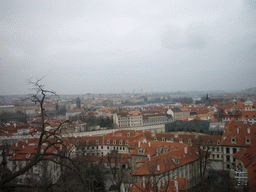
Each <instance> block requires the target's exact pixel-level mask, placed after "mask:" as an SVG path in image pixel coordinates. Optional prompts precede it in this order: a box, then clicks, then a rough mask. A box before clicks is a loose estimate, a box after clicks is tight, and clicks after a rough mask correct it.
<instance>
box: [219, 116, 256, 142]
mask: <svg viewBox="0 0 256 192" xmlns="http://www.w3.org/2000/svg"><path fill="white" fill-rule="evenodd" d="M255 138H256V124H252V125H250V124H249V123H244V122H241V121H237V120H235V119H234V118H233V119H231V121H229V122H226V125H225V129H224V133H223V137H222V142H221V145H226V146H241V147H249V146H251V145H256V139H255ZM232 139H234V140H235V141H232ZM247 139H249V141H250V142H248V143H246V140H247Z"/></svg>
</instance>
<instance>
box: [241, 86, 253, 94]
mask: <svg viewBox="0 0 256 192" xmlns="http://www.w3.org/2000/svg"><path fill="white" fill-rule="evenodd" d="M239 92H241V93H255V94H256V87H251V88H248V89H243V90H241V91H239Z"/></svg>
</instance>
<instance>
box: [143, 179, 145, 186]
mask: <svg viewBox="0 0 256 192" xmlns="http://www.w3.org/2000/svg"><path fill="white" fill-rule="evenodd" d="M143 188H145V177H143Z"/></svg>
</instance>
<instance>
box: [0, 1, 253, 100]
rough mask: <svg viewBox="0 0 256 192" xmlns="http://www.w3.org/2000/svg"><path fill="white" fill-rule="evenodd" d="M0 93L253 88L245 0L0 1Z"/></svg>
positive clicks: (250, 32)
mask: <svg viewBox="0 0 256 192" xmlns="http://www.w3.org/2000/svg"><path fill="white" fill-rule="evenodd" d="M0 54H1V55H0V76H1V77H0V80H1V87H0V95H10V94H26V93H28V88H29V86H28V85H27V84H26V80H27V79H29V78H31V77H38V78H41V77H43V76H45V78H44V79H43V84H45V85H46V87H47V88H49V89H52V90H54V91H56V92H57V93H59V94H76V93H78V94H80V93H88V92H90V93H121V92H122V90H124V91H126V92H132V91H133V90H134V89H135V90H141V89H143V91H144V92H146V91H179V90H180V91H190V90H216V89H218V90H233V89H243V88H249V87H255V86H256V85H255V82H256V1H255V0H207V1H205V0H195V1H192V0H166V1H165V0H161V1H156V0H147V1H145V0H134V1H133V0H130V1H128V0H127V1H120V0H116V1H114V0H113V1H108V0H104V1H98V0H81V1H79V0H74V1H70V0H67V1H65V0H61V1H57V0H56V1H54V0H49V1H39V0H36V1H35V0H31V1H28V0H26V1H25V0H17V1H10V0H0Z"/></svg>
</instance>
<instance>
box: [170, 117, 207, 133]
mask: <svg viewBox="0 0 256 192" xmlns="http://www.w3.org/2000/svg"><path fill="white" fill-rule="evenodd" d="M209 125H210V124H209V122H208V121H203V120H197V119H194V120H192V121H174V122H170V123H167V124H166V125H165V132H166V133H167V132H174V131H188V132H199V133H206V134H209Z"/></svg>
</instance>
